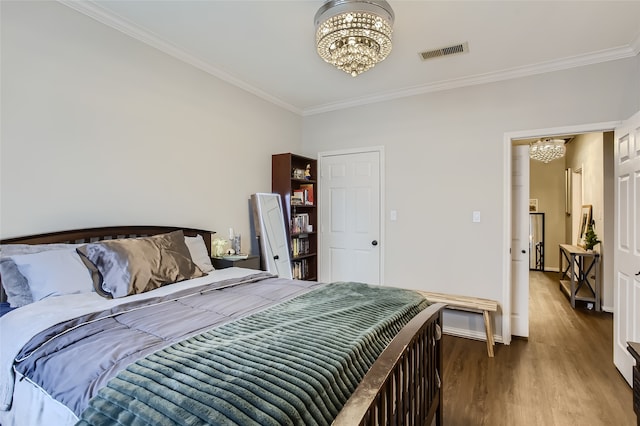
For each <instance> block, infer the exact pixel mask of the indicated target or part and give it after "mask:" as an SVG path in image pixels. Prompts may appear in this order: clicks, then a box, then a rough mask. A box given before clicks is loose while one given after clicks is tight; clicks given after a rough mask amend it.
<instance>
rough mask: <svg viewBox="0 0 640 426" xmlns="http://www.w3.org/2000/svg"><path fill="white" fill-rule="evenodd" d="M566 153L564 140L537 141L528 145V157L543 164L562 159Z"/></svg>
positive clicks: (547, 139) (548, 139)
mask: <svg viewBox="0 0 640 426" xmlns="http://www.w3.org/2000/svg"><path fill="white" fill-rule="evenodd" d="M566 151H567V149H566V148H565V146H564V139H551V138H546V139H538V140H537V141H535V142H531V144H530V145H529V157H530V158H531V159H533V160H538V161H542V162H543V163H548V162H550V161H553V160H557V159H558V158H562V157H564V154H565V153H566Z"/></svg>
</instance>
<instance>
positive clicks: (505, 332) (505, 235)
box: [501, 121, 621, 345]
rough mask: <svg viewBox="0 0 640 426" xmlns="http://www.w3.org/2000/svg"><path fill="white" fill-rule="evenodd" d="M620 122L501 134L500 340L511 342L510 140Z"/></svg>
mask: <svg viewBox="0 0 640 426" xmlns="http://www.w3.org/2000/svg"><path fill="white" fill-rule="evenodd" d="M620 123H621V121H606V122H602V123H588V124H579V125H573V126H561V127H550V128H543V129H533V130H520V131H516V132H505V133H504V137H503V155H502V159H503V169H504V176H503V186H502V191H503V198H504V202H503V215H504V219H505V220H504V225H503V227H502V246H503V253H505V257H504V259H503V264H502V306H501V307H502V341H503V342H504V344H505V345H508V344H510V343H511V253H510V249H511V149H512V148H513V141H514V140H518V139H534V138H541V137H545V136H554V135H568V134H573V133H593V132H608V131H612V130H614V129H615V128H616V127H617V126H618V125H620Z"/></svg>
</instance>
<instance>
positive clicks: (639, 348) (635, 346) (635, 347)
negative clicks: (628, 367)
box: [627, 342, 640, 426]
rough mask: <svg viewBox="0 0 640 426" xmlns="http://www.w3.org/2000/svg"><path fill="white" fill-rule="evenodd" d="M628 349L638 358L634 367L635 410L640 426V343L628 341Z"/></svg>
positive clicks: (639, 425)
mask: <svg viewBox="0 0 640 426" xmlns="http://www.w3.org/2000/svg"><path fill="white" fill-rule="evenodd" d="M627 344H628V345H629V346H628V347H627V349H628V350H629V352H630V353H631V355H633V358H634V359H635V360H636V365H635V366H634V367H633V411H634V412H635V413H636V419H637V423H638V426H640V343H635V342H627Z"/></svg>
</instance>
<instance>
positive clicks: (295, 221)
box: [291, 213, 309, 234]
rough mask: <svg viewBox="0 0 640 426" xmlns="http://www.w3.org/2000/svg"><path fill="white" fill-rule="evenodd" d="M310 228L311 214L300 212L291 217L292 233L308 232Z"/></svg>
mask: <svg viewBox="0 0 640 426" xmlns="http://www.w3.org/2000/svg"><path fill="white" fill-rule="evenodd" d="M308 229H309V214H308V213H300V214H296V215H294V216H293V217H292V218H291V233H292V234H300V233H305V232H308V231H307V230H308Z"/></svg>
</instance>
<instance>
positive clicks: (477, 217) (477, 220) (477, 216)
mask: <svg viewBox="0 0 640 426" xmlns="http://www.w3.org/2000/svg"><path fill="white" fill-rule="evenodd" d="M473 222H474V223H480V212H479V211H477V210H476V211H474V212H473Z"/></svg>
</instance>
